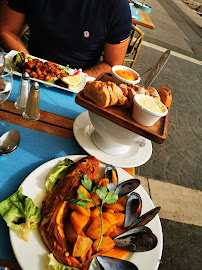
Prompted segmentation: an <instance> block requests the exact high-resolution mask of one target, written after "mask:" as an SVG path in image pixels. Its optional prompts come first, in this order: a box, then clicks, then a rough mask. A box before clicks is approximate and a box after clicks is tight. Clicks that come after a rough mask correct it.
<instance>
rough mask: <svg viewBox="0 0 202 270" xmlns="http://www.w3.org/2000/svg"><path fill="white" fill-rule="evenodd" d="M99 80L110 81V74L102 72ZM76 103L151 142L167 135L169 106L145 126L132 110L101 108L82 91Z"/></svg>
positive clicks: (162, 138)
mask: <svg viewBox="0 0 202 270" xmlns="http://www.w3.org/2000/svg"><path fill="white" fill-rule="evenodd" d="M99 80H101V81H110V80H112V79H111V76H110V74H104V75H103V76H102V77H101V78H100V79H99ZM75 101H76V103H77V104H79V105H80V106H82V107H84V108H86V109H87V110H89V111H92V112H94V113H96V114H98V115H100V116H102V117H104V118H106V119H108V120H110V121H112V122H114V123H116V124H118V125H120V126H122V127H124V128H126V129H128V130H131V131H132V132H134V133H137V134H139V135H141V136H143V137H145V138H147V139H149V140H151V141H153V142H156V143H159V144H160V143H163V142H164V141H165V139H166V136H167V127H168V119H169V113H170V107H169V108H168V114H167V115H166V116H165V117H161V118H160V119H159V120H158V121H157V122H156V123H155V124H154V125H153V126H151V127H146V126H143V125H141V124H139V123H137V122H136V121H135V120H134V119H133V118H132V110H126V109H122V108H121V107H118V106H112V107H107V108H101V107H99V106H97V105H96V104H94V103H93V102H92V101H90V100H88V99H87V98H85V97H84V95H83V91H81V92H79V93H78V94H77V95H76V99H75Z"/></svg>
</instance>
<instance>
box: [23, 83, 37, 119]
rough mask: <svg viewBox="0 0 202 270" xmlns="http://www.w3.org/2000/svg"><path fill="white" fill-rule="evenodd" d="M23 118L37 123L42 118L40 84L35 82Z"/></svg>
mask: <svg viewBox="0 0 202 270" xmlns="http://www.w3.org/2000/svg"><path fill="white" fill-rule="evenodd" d="M22 116H23V117H24V118H26V119H27V120H32V121H37V120H38V119H39V117H40V111H39V84H38V83H37V82H33V84H32V86H31V88H30V92H29V96H28V100H27V105H26V109H25V111H24V112H23V114H22Z"/></svg>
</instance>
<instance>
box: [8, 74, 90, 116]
mask: <svg viewBox="0 0 202 270" xmlns="http://www.w3.org/2000/svg"><path fill="white" fill-rule="evenodd" d="M32 82H33V81H31V84H32ZM19 86H20V77H18V76H16V75H14V76H13V89H12V91H11V94H10V97H9V98H8V100H10V101H12V102H15V101H16V99H17V96H18V89H19ZM39 87H40V95H39V100H40V105H39V107H40V110H43V111H46V112H50V113H54V114H57V115H61V116H64V117H67V118H70V119H75V118H76V117H77V116H78V115H79V114H80V113H82V112H84V111H86V109H84V108H83V107H81V106H79V105H77V104H76V103H75V97H76V94H75V93H73V92H69V91H65V90H62V89H60V88H56V87H46V86H45V85H44V84H43V83H40V84H39Z"/></svg>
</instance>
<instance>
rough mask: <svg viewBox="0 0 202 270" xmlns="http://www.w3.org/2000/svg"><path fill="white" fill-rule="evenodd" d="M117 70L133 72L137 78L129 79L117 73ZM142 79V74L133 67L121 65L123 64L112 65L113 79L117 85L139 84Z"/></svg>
mask: <svg viewBox="0 0 202 270" xmlns="http://www.w3.org/2000/svg"><path fill="white" fill-rule="evenodd" d="M116 70H123V71H127V72H129V73H131V74H132V75H133V76H134V77H135V80H133V81H132V80H127V79H124V78H122V77H121V76H119V75H118V74H117V73H116ZM140 80H141V77H140V75H139V74H138V73H137V72H136V71H135V70H133V69H132V68H129V67H126V66H121V65H116V66H113V67H112V81H113V82H114V83H116V84H117V85H119V84H121V83H127V84H137V83H139V82H140Z"/></svg>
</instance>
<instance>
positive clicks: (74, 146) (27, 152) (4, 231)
mask: <svg viewBox="0 0 202 270" xmlns="http://www.w3.org/2000/svg"><path fill="white" fill-rule="evenodd" d="M43 91H44V95H41V96H43V97H44V98H43V102H42V103H44V105H45V106H47V107H48V102H45V97H48V101H49V104H51V105H50V106H52V107H53V109H54V103H55V107H57V105H58V104H57V101H54V99H53V97H54V90H49V89H48V90H47V92H46V89H43ZM43 91H42V92H43ZM51 91H52V92H53V93H52V92H51ZM13 92H14V91H13ZM48 93H49V94H48ZM50 93H51V94H50ZM59 95H61V96H63V95H64V96H66V97H67V99H66V100H68V95H69V94H67V93H66V92H65V93H59ZM57 96H58V95H57ZM13 97H14V98H15V94H14V93H13ZM13 97H11V100H12V99H13ZM51 97H52V98H51ZM55 97H56V96H55ZM59 100H61V99H59ZM50 101H52V103H51V102H50ZM63 106H64V107H65V104H63ZM63 106H62V107H63ZM47 110H48V111H50V110H49V107H48V109H47ZM57 110H60V109H59V108H55V111H57ZM72 111H73V113H74V115H75V114H76V113H77V112H76V109H75V104H74V103H73V101H72V104H71V109H69V110H68V109H66V110H65V109H64V111H63V112H64V114H65V115H66V116H67V115H68V113H69V112H72ZM60 112H61V110H60ZM55 113H56V112H55ZM12 129H17V130H18V131H19V132H20V135H21V141H20V145H19V147H18V148H17V150H16V151H15V152H13V153H11V154H9V155H4V156H1V157H0V202H1V201H3V200H4V199H6V198H7V197H9V196H10V195H11V194H13V193H14V192H15V191H16V190H17V189H18V187H19V186H20V184H21V183H22V182H23V180H24V179H25V178H26V177H27V175H29V174H30V173H31V172H32V171H33V170H34V169H36V168H37V167H38V166H40V165H41V164H43V163H45V162H47V161H49V160H51V159H54V158H57V157H62V156H67V155H73V154H75V155H76V154H79V155H83V154H86V152H85V151H84V150H83V149H82V148H81V147H80V146H79V145H78V143H77V142H76V140H74V139H66V138H62V137H58V136H54V135H50V134H47V133H43V132H40V131H36V130H32V129H28V128H25V127H20V126H16V125H13V124H9V125H8V128H7V130H5V131H4V132H6V131H8V130H12ZM0 135H2V132H0ZM0 258H2V259H7V260H16V259H15V256H14V254H13V251H12V248H11V244H10V240H9V234H8V228H7V226H6V223H5V221H4V220H3V218H2V217H1V215H0Z"/></svg>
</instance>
